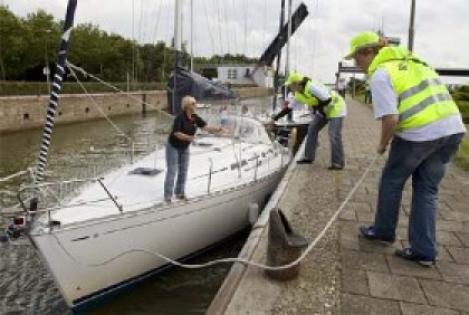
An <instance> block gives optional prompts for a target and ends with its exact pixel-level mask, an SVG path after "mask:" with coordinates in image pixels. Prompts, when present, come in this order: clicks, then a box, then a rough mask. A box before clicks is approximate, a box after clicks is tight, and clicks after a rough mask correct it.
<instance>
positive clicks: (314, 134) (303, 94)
mask: <svg viewBox="0 0 469 315" xmlns="http://www.w3.org/2000/svg"><path fill="white" fill-rule="evenodd" d="M285 84H286V85H287V86H288V87H289V88H290V90H291V91H292V92H293V93H294V101H295V102H299V103H303V104H306V105H308V106H311V107H312V108H313V110H314V112H315V115H314V116H313V118H312V120H311V123H310V124H309V126H308V135H307V138H306V144H305V151H304V157H303V158H302V159H300V160H299V161H297V163H299V164H310V163H313V161H314V159H315V157H316V147H317V144H318V134H319V131H321V129H322V128H323V127H324V126H326V125H328V126H329V140H330V143H331V165H330V166H329V169H330V170H341V169H343V168H344V164H345V158H344V148H343V145H342V125H343V120H344V117H345V115H346V105H345V101H344V99H343V98H342V97H341V96H340V95H338V94H337V93H336V92H335V91H331V90H329V89H328V88H327V87H325V86H324V85H322V84H320V83H319V82H315V81H313V80H312V79H310V78H308V77H305V76H304V75H302V74H301V73H298V72H293V73H291V74H290V75H289V76H288V79H287V82H286V83H285ZM292 107H294V106H292ZM285 114H286V112H284V111H282V112H280V113H279V114H277V115H276V116H274V120H277V119H278V118H280V117H281V116H282V115H285Z"/></svg>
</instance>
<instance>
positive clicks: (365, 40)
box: [345, 32, 380, 59]
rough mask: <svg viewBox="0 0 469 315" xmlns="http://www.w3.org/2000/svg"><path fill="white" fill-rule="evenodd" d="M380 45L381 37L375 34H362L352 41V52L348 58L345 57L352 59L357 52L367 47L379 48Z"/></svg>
mask: <svg viewBox="0 0 469 315" xmlns="http://www.w3.org/2000/svg"><path fill="white" fill-rule="evenodd" d="M379 43H380V38H379V35H378V34H376V33H375V32H362V33H360V34H358V35H356V36H355V37H354V38H352V40H351V41H350V52H349V54H348V55H347V56H345V59H352V58H353V57H354V56H355V54H356V53H357V51H359V50H360V49H362V48H367V47H375V46H378V45H379Z"/></svg>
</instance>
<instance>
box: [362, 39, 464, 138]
mask: <svg viewBox="0 0 469 315" xmlns="http://www.w3.org/2000/svg"><path fill="white" fill-rule="evenodd" d="M380 68H384V69H385V70H386V71H387V73H388V74H389V77H390V79H391V84H392V87H393V89H394V91H395V92H396V94H397V96H398V108H397V109H398V112H399V122H398V124H397V128H396V129H397V130H398V131H405V130H409V129H413V128H418V127H422V126H425V125H428V124H431V123H433V122H436V121H438V120H442V119H444V118H446V117H449V116H451V115H460V113H459V109H458V106H457V105H456V103H455V102H454V101H453V99H452V97H451V95H450V94H449V91H448V89H447V88H446V85H445V84H443V83H442V82H441V81H440V79H439V78H438V74H437V73H436V72H435V71H434V70H433V69H432V68H430V67H429V66H428V65H427V64H425V63H424V62H423V61H421V60H420V59H418V58H417V57H416V56H414V55H412V54H411V53H410V52H409V51H408V50H407V49H405V48H403V47H384V48H382V49H380V51H379V53H378V55H377V56H376V57H375V58H374V59H373V61H372V63H371V64H370V66H369V68H368V75H369V76H370V77H371V75H372V74H373V73H374V72H375V71H376V70H378V69H380Z"/></svg>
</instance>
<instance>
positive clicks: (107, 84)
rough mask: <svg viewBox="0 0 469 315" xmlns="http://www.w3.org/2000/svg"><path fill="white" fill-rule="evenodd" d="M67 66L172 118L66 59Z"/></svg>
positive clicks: (170, 116) (169, 115)
mask: <svg viewBox="0 0 469 315" xmlns="http://www.w3.org/2000/svg"><path fill="white" fill-rule="evenodd" d="M67 67H68V68H69V69H73V70H75V71H78V72H80V73H81V74H82V75H83V76H85V77H90V78H92V79H94V80H96V81H98V82H99V83H101V84H103V85H105V86H107V87H109V88H111V89H113V90H114V91H116V92H120V93H122V94H125V95H126V96H127V97H129V98H131V99H133V100H135V101H137V102H139V103H142V104H145V105H148V106H151V107H153V108H154V109H155V110H156V111H157V112H158V113H160V114H163V115H165V116H166V117H169V118H171V119H173V118H174V117H173V116H172V115H171V114H169V113H167V112H165V111H163V110H161V109H159V108H157V107H156V106H155V105H153V104H150V103H148V102H143V101H142V100H141V99H139V98H138V97H135V96H133V95H132V94H129V93H127V92H125V91H123V90H121V89H119V88H118V87H116V86H114V85H112V84H111V83H108V82H106V81H104V80H102V79H100V78H99V77H97V76H95V75H93V74H91V73H89V72H87V71H86V70H85V69H83V68H80V67H78V66H76V65H74V64H72V63H70V62H68V61H67ZM85 92H86V93H88V92H87V91H86V90H85Z"/></svg>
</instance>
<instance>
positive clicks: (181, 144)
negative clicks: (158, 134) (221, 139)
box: [168, 112, 207, 149]
mask: <svg viewBox="0 0 469 315" xmlns="http://www.w3.org/2000/svg"><path fill="white" fill-rule="evenodd" d="M206 125H207V123H206V122H205V121H204V120H203V119H202V118H200V116H199V115H197V114H192V117H191V118H190V119H189V118H188V117H187V115H186V114H185V113H184V112H182V113H180V114H179V115H177V116H176V118H174V123H173V130H172V131H171V133H170V134H169V138H168V141H169V143H170V144H171V145H172V146H173V147H175V148H176V149H186V148H187V147H189V145H190V144H191V143H190V142H189V141H184V140H181V139H178V138H177V137H176V136H175V135H174V133H175V132H182V133H183V134H186V135H189V136H193V135H195V132H196V131H197V127H199V128H204V127H205V126H206Z"/></svg>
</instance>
